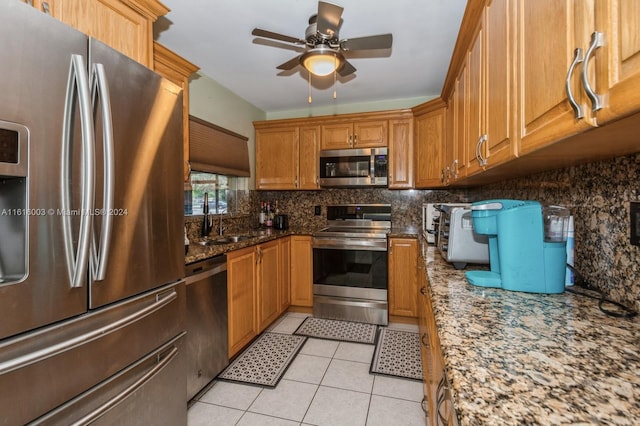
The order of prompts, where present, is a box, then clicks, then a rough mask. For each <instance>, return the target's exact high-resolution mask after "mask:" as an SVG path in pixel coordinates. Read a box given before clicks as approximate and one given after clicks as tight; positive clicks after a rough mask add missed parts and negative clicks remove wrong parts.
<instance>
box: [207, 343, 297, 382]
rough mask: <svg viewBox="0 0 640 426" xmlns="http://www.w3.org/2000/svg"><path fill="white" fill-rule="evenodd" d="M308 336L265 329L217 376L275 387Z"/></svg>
mask: <svg viewBox="0 0 640 426" xmlns="http://www.w3.org/2000/svg"><path fill="white" fill-rule="evenodd" d="M306 340H307V338H306V337H304V336H294V335H291V334H280V333H269V332H265V333H263V334H262V335H261V336H260V337H258V338H257V339H256V341H255V342H253V343H252V344H251V346H249V347H248V348H247V349H245V350H244V351H243V352H242V353H241V354H240V355H239V356H238V357H237V358H236V359H235V360H234V361H233V362H232V363H231V364H230V365H229V366H228V367H227V368H226V369H225V370H224V371H223V372H222V373H220V375H219V376H218V378H219V379H223V380H230V381H234V382H243V383H251V384H255V385H261V386H269V387H275V386H276V385H277V384H278V382H279V381H280V379H281V378H282V376H283V374H284V373H285V371H286V370H287V367H289V364H291V361H293V359H294V358H295V357H296V355H297V354H298V351H299V350H300V349H301V348H302V345H303V344H304V342H305V341H306Z"/></svg>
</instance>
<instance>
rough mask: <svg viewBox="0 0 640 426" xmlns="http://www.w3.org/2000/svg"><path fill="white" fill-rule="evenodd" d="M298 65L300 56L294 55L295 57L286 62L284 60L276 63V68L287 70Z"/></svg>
mask: <svg viewBox="0 0 640 426" xmlns="http://www.w3.org/2000/svg"><path fill="white" fill-rule="evenodd" d="M298 65H300V56H296V57H295V58H292V59H289V60H288V61H287V62H285V63H284V64H280V65H278V66H277V67H276V68H277V69H279V70H285V71H288V70H292V69H294V68H295V67H297V66H298Z"/></svg>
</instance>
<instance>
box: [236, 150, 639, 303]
mask: <svg viewBox="0 0 640 426" xmlns="http://www.w3.org/2000/svg"><path fill="white" fill-rule="evenodd" d="M639 176H640V154H637V155H630V156H625V157H619V158H615V159H612V160H607V161H601V162H595V163H589V164H584V165H579V166H573V167H569V168H565V169H560V170H554V171H549V172H543V173H539V174H535V175H531V176H527V177H523V178H518V179H514V180H508V181H504V182H501V183H498V184H492V185H486V186H482V187H475V188H467V189H450V190H403V191H391V190H387V189H374V188H366V189H328V190H322V191H251V197H250V198H251V201H250V203H251V208H250V209H251V211H253V212H256V213H257V206H258V203H259V201H260V200H269V201H275V200H278V206H279V207H280V211H281V212H282V213H286V214H288V215H289V223H290V226H291V227H293V228H295V227H305V228H308V227H312V228H321V227H322V226H324V224H325V223H326V220H325V216H326V205H328V204H343V203H390V204H391V213H392V219H393V223H394V226H401V227H409V228H411V227H413V228H415V229H416V230H417V229H419V227H420V223H421V214H422V212H421V207H422V204H423V203H426V202H456V201H478V200H483V199H491V198H514V199H523V200H525V199H528V200H538V201H540V202H542V203H543V204H558V205H563V206H565V207H568V208H569V209H570V210H571V212H572V214H573V215H574V216H575V228H576V234H575V235H576V236H575V239H576V241H575V245H576V248H575V250H576V252H575V257H576V260H575V265H576V268H577V269H578V271H580V272H581V273H582V274H583V275H584V276H585V278H586V279H587V280H588V281H589V282H590V283H591V284H593V285H594V286H596V287H598V288H600V289H602V290H603V291H604V293H605V294H606V295H607V296H608V297H609V298H611V299H612V300H615V301H617V302H621V303H623V304H625V305H627V306H630V307H633V308H634V309H636V310H640V247H636V246H632V245H630V243H629V227H630V220H629V201H636V200H638V199H640V196H639V194H638V186H639V185H638V184H639V183H640V181H639V179H640V178H639ZM315 206H321V211H322V215H320V216H315V215H314V207H315ZM249 216H250V218H249V219H247V221H248V222H251V223H253V224H254V225H257V214H253V213H251V214H250V215H249Z"/></svg>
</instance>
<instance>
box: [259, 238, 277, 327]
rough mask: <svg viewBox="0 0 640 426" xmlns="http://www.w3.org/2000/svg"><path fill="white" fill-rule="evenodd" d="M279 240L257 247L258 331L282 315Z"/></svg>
mask: <svg viewBox="0 0 640 426" xmlns="http://www.w3.org/2000/svg"><path fill="white" fill-rule="evenodd" d="M278 251H279V247H278V240H273V241H269V242H267V243H264V244H260V245H259V246H257V247H256V288H257V293H258V297H257V301H258V315H257V319H258V333H261V332H262V331H263V330H264V329H265V328H267V327H268V326H269V324H271V323H272V322H273V321H275V320H276V319H277V318H278V317H279V316H280V310H279V308H280V297H279V294H280V282H279V269H280V259H279V256H278Z"/></svg>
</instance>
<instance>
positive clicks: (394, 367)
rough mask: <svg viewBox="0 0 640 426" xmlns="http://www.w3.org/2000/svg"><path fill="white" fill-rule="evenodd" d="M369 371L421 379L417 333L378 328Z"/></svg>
mask: <svg viewBox="0 0 640 426" xmlns="http://www.w3.org/2000/svg"><path fill="white" fill-rule="evenodd" d="M370 371H371V373H375V374H386V375H389V376H398V377H404V378H407V379H415V380H420V381H422V363H421V359H420V338H419V336H418V333H413V332H410V331H399V330H389V329H388V328H380V332H379V334H378V339H377V342H376V349H375V352H374V353H373V359H372V360H371V369H370Z"/></svg>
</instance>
